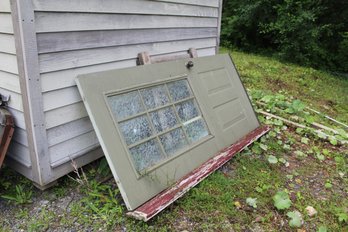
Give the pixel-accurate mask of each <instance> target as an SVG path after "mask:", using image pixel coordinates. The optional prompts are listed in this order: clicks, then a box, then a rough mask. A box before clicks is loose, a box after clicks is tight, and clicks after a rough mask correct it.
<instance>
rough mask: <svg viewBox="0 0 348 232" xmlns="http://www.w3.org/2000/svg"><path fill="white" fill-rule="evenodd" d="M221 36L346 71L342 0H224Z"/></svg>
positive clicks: (346, 18)
mask: <svg viewBox="0 0 348 232" xmlns="http://www.w3.org/2000/svg"><path fill="white" fill-rule="evenodd" d="M221 37H222V42H223V44H224V45H225V46H230V47H234V48H240V49H243V50H245V51H252V52H256V51H258V52H267V53H269V52H271V53H273V54H275V55H277V56H278V57H280V58H282V59H284V60H286V61H290V62H294V63H298V64H301V65H310V66H312V67H315V68H321V69H324V68H325V69H331V70H333V71H342V72H348V2H347V1H345V0H336V1H328V0H325V1H315V0H302V1H296V0H281V1H278V0H271V1H269V0H250V1H237V0H226V1H224V7H223V19H222V35H221Z"/></svg>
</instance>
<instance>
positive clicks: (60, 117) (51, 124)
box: [43, 47, 216, 144]
mask: <svg viewBox="0 0 348 232" xmlns="http://www.w3.org/2000/svg"><path fill="white" fill-rule="evenodd" d="M215 51H216V49H215V47H210V48H203V49H198V50H197V53H198V56H209V55H214V54H215ZM184 53H185V52H184V51H181V52H176V53H173V54H171V55H179V54H184ZM117 63H118V62H116V63H115V64H113V65H115V66H114V67H109V68H110V69H113V68H122V67H123V65H124V66H125V67H130V66H134V65H135V60H134V64H133V65H131V64H126V63H124V64H122V62H120V63H121V65H120V66H117ZM88 68H93V69H92V70H85V68H83V69H82V70H81V71H77V73H69V70H65V71H60V72H56V73H55V76H57V77H59V76H66V75H71V76H70V77H69V78H70V79H71V82H68V81H67V82H66V84H71V85H73V86H75V81H74V79H75V78H76V76H77V75H78V74H82V73H84V72H86V73H88V72H97V71H100V70H107V69H106V68H105V66H104V65H96V66H91V67H88ZM76 70H78V69H74V71H76ZM51 74H52V73H51ZM51 74H49V73H48V74H46V75H51ZM65 74H66V75H65ZM47 77H48V76H46V78H47ZM52 78H53V79H54V76H53V77H52ZM43 83H44V82H43ZM47 83H49V81H47ZM52 87H53V86H52ZM74 88H75V87H74ZM74 88H67V89H69V90H72V89H74ZM54 92H55V91H54ZM56 92H57V93H61V94H60V96H57V98H60V97H63V96H62V95H63V94H64V92H65V90H64V89H63V91H56ZM44 96H45V94H44ZM80 99H81V98H80V96H77V95H76V99H72V101H64V102H62V105H63V103H64V105H65V106H61V107H59V108H56V109H52V110H49V111H47V112H45V117H46V127H47V128H48V131H50V130H52V131H54V129H55V127H58V126H62V127H64V126H65V125H67V123H71V124H73V121H76V120H78V119H83V118H85V117H88V115H87V112H86V110H85V107H84V105H83V103H82V102H81V101H78V100H80ZM74 102H76V103H74ZM88 125H89V124H88ZM89 126H90V125H89ZM69 127H70V125H67V128H69ZM71 127H74V126H71ZM58 130H60V129H58ZM83 132H84V131H83V130H81V133H83ZM74 133H75V132H74ZM54 134H55V133H53V132H52V133H50V135H49V136H48V138H49V143H52V144H53V143H58V141H59V142H62V141H61V139H64V137H63V136H62V137H61V138H57V140H55V139H54ZM51 135H52V136H51ZM74 135H77V134H74ZM67 139H68V138H67Z"/></svg>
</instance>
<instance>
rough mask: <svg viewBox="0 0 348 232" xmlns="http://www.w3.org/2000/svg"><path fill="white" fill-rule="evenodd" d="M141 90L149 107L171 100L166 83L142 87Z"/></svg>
mask: <svg viewBox="0 0 348 232" xmlns="http://www.w3.org/2000/svg"><path fill="white" fill-rule="evenodd" d="M140 92H141V95H142V97H143V99H144V103H145V105H146V107H147V109H153V108H156V107H159V106H162V105H165V104H168V102H169V98H168V96H167V93H166V89H165V86H164V85H160V86H155V87H151V88H146V89H142V90H140Z"/></svg>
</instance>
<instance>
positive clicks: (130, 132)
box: [119, 115, 152, 145]
mask: <svg viewBox="0 0 348 232" xmlns="http://www.w3.org/2000/svg"><path fill="white" fill-rule="evenodd" d="M119 125H120V129H121V131H122V134H123V137H124V139H125V141H126V143H127V144H128V145H130V144H133V143H135V142H138V141H140V140H142V139H145V138H148V137H150V136H151V135H152V132H151V128H150V124H149V121H148V119H147V117H146V116H145V115H144V116H140V117H137V118H134V119H131V120H128V121H125V122H122V123H120V124H119Z"/></svg>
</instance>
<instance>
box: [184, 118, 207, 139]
mask: <svg viewBox="0 0 348 232" xmlns="http://www.w3.org/2000/svg"><path fill="white" fill-rule="evenodd" d="M184 128H185V131H186V134H187V137H188V139H189V140H190V142H191V143H193V142H196V141H198V140H200V139H201V138H203V137H205V136H207V135H208V131H207V129H206V127H205V123H204V121H203V119H202V118H201V119H199V120H196V121H193V122H191V123H188V124H187V125H185V126H184Z"/></svg>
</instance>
